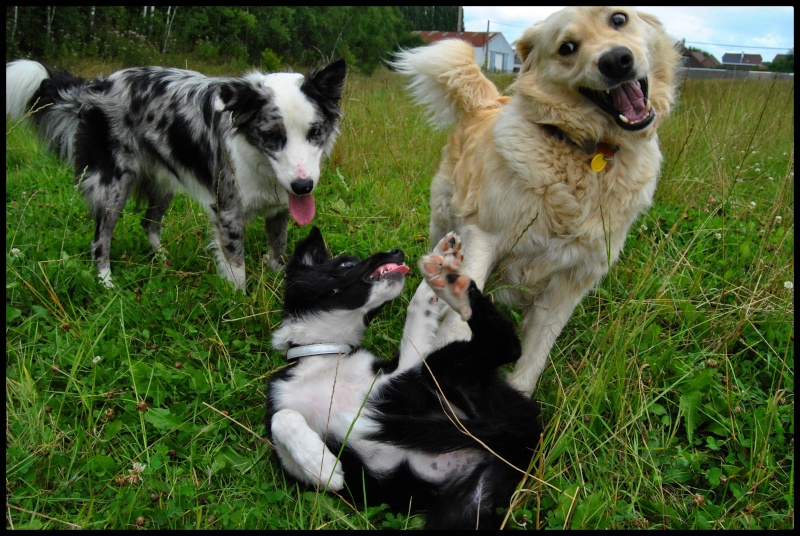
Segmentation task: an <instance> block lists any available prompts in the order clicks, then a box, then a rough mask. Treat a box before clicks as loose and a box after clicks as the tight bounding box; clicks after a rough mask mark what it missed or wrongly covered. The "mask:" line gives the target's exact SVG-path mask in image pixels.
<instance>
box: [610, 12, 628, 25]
mask: <svg viewBox="0 0 800 536" xmlns="http://www.w3.org/2000/svg"><path fill="white" fill-rule="evenodd" d="M626 22H628V16H627V15H626V14H625V13H614V14H613V15H611V25H612V26H614V27H615V28H619V27H620V26H625V23H626Z"/></svg>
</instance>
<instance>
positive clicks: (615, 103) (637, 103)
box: [579, 78, 656, 130]
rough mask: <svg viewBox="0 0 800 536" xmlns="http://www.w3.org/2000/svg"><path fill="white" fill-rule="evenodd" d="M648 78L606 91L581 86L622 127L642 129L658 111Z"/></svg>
mask: <svg viewBox="0 0 800 536" xmlns="http://www.w3.org/2000/svg"><path fill="white" fill-rule="evenodd" d="M647 89H648V86H647V79H646V78H642V79H641V80H638V81H637V80H629V81H627V82H623V83H622V84H620V85H618V86H616V87H614V88H612V89H607V90H605V91H602V90H596V89H589V88H585V87H582V88H579V91H580V92H581V93H582V94H583V95H585V96H586V97H588V98H589V99H590V100H591V101H592V102H594V103H595V104H596V105H597V106H599V107H600V109H601V110H603V111H604V112H606V113H607V114H609V115H611V117H613V118H614V121H616V122H617V125H619V127H620V128H623V129H625V130H641V129H643V128H646V127H648V126H649V125H650V123H652V122H653V119H655V117H656V113H655V111H654V110H653V107H652V106H651V105H650V99H649V98H648V96H647Z"/></svg>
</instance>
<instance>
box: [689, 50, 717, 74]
mask: <svg viewBox="0 0 800 536" xmlns="http://www.w3.org/2000/svg"><path fill="white" fill-rule="evenodd" d="M681 55H682V56H683V57H684V58H685V59H684V65H685V66H686V67H688V68H690V69H713V68H714V67H719V66H720V63H719V60H717V58H715V57H714V56H713V55H712V54H709V55H708V56H706V55H705V54H703V53H702V52H700V51H698V50H689V49H687V48H684V49H683V50H682V51H681Z"/></svg>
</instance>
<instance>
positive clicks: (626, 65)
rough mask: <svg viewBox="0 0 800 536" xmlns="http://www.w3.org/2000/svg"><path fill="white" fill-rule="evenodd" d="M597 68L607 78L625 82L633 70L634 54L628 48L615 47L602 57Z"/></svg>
mask: <svg viewBox="0 0 800 536" xmlns="http://www.w3.org/2000/svg"><path fill="white" fill-rule="evenodd" d="M597 67H598V68H599V69H600V72H601V73H602V74H603V76H605V77H606V78H611V79H612V80H623V79H625V78H627V77H628V76H629V75H630V72H631V71H632V70H633V52H631V50H630V49H629V48H628V47H614V48H612V49H611V50H609V51H608V52H606V53H605V54H603V55H602V56H600V61H599V62H598V63H597Z"/></svg>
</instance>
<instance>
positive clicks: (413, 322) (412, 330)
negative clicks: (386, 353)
mask: <svg viewBox="0 0 800 536" xmlns="http://www.w3.org/2000/svg"><path fill="white" fill-rule="evenodd" d="M442 306H443V302H441V301H440V300H439V299H438V298H437V297H436V294H434V293H433V290H431V287H430V286H429V285H428V283H427V282H425V281H422V282H421V283H420V284H419V286H418V287H417V290H416V292H414V296H413V297H412V298H411V302H409V304H408V311H407V312H406V324H405V326H404V327H403V338H402V339H401V341H400V357H399V362H398V365H397V372H402V371H404V370H406V369H408V368H410V367H412V366H414V365H415V364H416V363H419V362H420V361H422V360H423V359H425V357H426V356H427V355H428V354H430V353H431V351H433V349H434V345H433V342H434V338H435V336H436V328H437V326H438V324H439V316H440V315H441V312H442Z"/></svg>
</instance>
